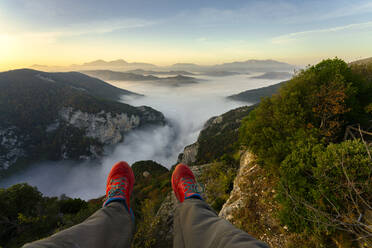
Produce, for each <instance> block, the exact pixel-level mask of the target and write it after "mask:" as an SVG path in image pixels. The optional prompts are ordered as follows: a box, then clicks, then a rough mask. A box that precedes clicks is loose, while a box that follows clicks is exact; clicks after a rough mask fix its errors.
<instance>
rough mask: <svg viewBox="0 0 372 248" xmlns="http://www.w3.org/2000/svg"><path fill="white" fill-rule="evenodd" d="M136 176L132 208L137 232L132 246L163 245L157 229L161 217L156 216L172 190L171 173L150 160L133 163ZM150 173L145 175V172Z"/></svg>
mask: <svg viewBox="0 0 372 248" xmlns="http://www.w3.org/2000/svg"><path fill="white" fill-rule="evenodd" d="M132 169H133V172H134V175H135V178H136V183H135V185H134V189H133V194H132V195H133V199H132V203H131V204H132V208H133V211H134V214H135V216H136V226H137V228H136V232H135V235H134V238H133V241H132V247H155V246H156V247H162V246H159V245H158V244H159V242H160V243H161V242H162V240H161V239H160V238H159V235H158V232H159V231H160V230H158V229H157V226H158V224H159V217H158V216H156V213H157V211H158V210H159V207H160V205H161V204H162V202H163V201H164V199H165V197H166V196H167V195H168V194H169V192H170V191H171V182H170V178H171V174H170V172H169V170H168V169H167V168H165V167H164V166H162V165H160V164H158V163H156V162H154V161H151V160H148V161H139V162H136V163H134V164H133V165H132ZM145 171H146V172H148V173H149V175H148V176H147V177H145V176H144V175H143V173H144V172H145Z"/></svg>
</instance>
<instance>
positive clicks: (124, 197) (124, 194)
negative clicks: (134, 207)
mask: <svg viewBox="0 0 372 248" xmlns="http://www.w3.org/2000/svg"><path fill="white" fill-rule="evenodd" d="M133 185H134V174H133V171H132V168H131V167H130V166H129V165H128V164H127V163H126V162H123V161H122V162H118V163H116V164H115V165H114V166H113V167H112V169H111V171H110V174H109V175H108V177H107V186H106V198H105V202H104V203H103V206H106V205H107V204H109V203H110V202H112V201H123V202H124V203H125V204H126V207H127V209H128V211H129V212H130V206H129V202H130V195H131V194H132V190H133Z"/></svg>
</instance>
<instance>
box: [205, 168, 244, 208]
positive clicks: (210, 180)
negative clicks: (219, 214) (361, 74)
mask: <svg viewBox="0 0 372 248" xmlns="http://www.w3.org/2000/svg"><path fill="white" fill-rule="evenodd" d="M237 170H238V168H237V167H236V166H231V164H227V163H224V162H218V163H213V164H210V165H208V166H206V167H205V168H204V169H203V172H202V174H201V176H200V181H201V183H203V184H204V186H205V188H204V190H205V195H206V197H207V199H206V201H207V202H208V203H209V204H210V205H211V206H212V207H213V209H214V210H216V211H220V210H221V208H222V206H223V204H224V203H225V202H226V200H227V199H228V198H229V196H230V192H231V190H232V189H233V186H234V179H235V176H236V173H237Z"/></svg>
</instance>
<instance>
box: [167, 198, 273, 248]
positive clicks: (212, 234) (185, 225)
mask: <svg viewBox="0 0 372 248" xmlns="http://www.w3.org/2000/svg"><path fill="white" fill-rule="evenodd" d="M173 247H175V248H197V247H200V248H222V247H229V248H236V247H245V248H259V247H261V248H267V247H269V246H268V245H267V244H265V243H263V242H261V241H258V240H256V239H255V238H253V237H252V236H250V235H248V234H247V233H246V232H244V231H242V230H239V229H237V228H236V227H234V226H233V225H232V224H231V223H230V222H228V221H226V220H225V219H223V218H220V217H218V216H217V214H216V213H215V212H214V211H213V210H212V209H211V208H210V207H209V206H208V204H207V203H205V202H204V201H202V200H199V199H187V200H185V201H184V202H183V203H181V204H180V205H179V206H178V208H177V209H176V213H175V216H174V242H173Z"/></svg>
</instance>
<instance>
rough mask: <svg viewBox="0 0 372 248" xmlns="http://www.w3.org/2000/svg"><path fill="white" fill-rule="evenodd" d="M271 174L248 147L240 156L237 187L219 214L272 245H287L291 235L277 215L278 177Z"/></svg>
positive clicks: (275, 247) (274, 247)
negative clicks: (258, 162)
mask: <svg viewBox="0 0 372 248" xmlns="http://www.w3.org/2000/svg"><path fill="white" fill-rule="evenodd" d="M269 175H270V174H269V173H267V171H265V170H264V169H263V168H262V167H260V166H259V165H258V164H257V163H256V162H255V157H254V155H253V154H252V153H251V152H249V151H246V152H245V153H244V154H243V155H242V157H241V161H240V168H239V171H238V174H237V176H236V178H235V180H234V188H233V190H232V191H231V193H230V197H229V199H228V200H227V201H226V203H225V204H224V205H223V207H222V209H221V211H220V213H219V216H221V217H223V218H225V219H226V220H228V221H230V222H231V223H232V224H234V225H235V226H236V227H238V228H240V229H243V230H244V231H246V232H248V233H249V234H251V235H253V236H254V237H257V238H259V239H260V240H262V241H264V242H266V243H268V244H269V245H270V247H272V248H279V247H287V245H286V244H287V242H288V240H289V239H291V238H292V237H291V234H289V232H288V231H287V227H286V226H284V227H282V226H281V225H280V223H279V221H278V219H277V217H276V213H277V212H278V210H279V206H278V204H277V202H276V200H275V196H276V191H275V189H274V188H275V185H276V179H273V178H270V176H269ZM292 236H293V235H292Z"/></svg>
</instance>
